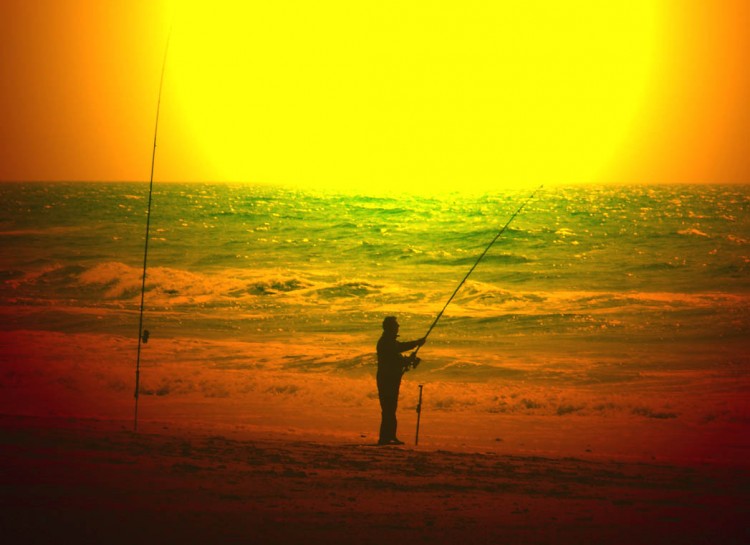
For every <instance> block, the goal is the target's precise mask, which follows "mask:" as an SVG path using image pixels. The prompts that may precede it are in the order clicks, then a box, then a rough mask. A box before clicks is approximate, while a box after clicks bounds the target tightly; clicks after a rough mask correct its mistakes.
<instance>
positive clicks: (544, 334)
mask: <svg viewBox="0 0 750 545" xmlns="http://www.w3.org/2000/svg"><path fill="white" fill-rule="evenodd" d="M530 193H531V190H499V191H497V192H496V193H493V194H486V195H473V196H466V195H459V194H455V195H438V196H430V195H418V196H416V195H414V196H398V197H388V196H378V197H374V196H365V195H357V194H340V193H331V192H322V191H320V192H318V191H305V190H297V189H288V188H278V187H269V186H256V185H249V184H218V183H217V184H198V183H196V184H171V183H170V184H162V183H156V184H155V188H154V193H153V208H152V214H151V230H150V233H151V235H150V246H149V255H148V274H147V281H146V293H145V312H144V327H145V328H146V329H148V330H149V331H150V334H151V338H150V341H149V344H148V345H147V346H146V347H145V348H148V349H151V350H156V348H152V347H153V346H154V345H156V347H158V346H159V345H160V344H161V345H162V346H165V343H166V342H167V341H169V342H170V343H172V344H171V345H170V346H174V345H180V343H182V344H183V345H185V346H189V345H190V343H191V342H193V343H195V342H198V341H201V342H206V343H214V345H218V344H221V343H224V346H227V347H229V346H235V345H233V344H231V343H238V342H239V343H248V344H245V345H236V346H245V347H251V348H252V349H251V350H250V349H244V350H243V349H242V348H241V347H240V348H238V349H237V351H236V353H232V351H231V350H230V349H228V348H227V349H226V350H224V351H222V352H221V354H220V355H218V354H213V353H210V352H207V353H206V354H205V355H204V356H201V357H197V356H196V357H195V358H192V359H191V358H190V357H189V356H188V355H187V354H188V353H189V351H188V350H187V349H186V350H185V351H184V352H181V356H177V355H173V356H171V357H173V358H178V357H183V358H185V359H191V361H193V360H196V361H197V360H198V359H199V360H200V361H198V362H197V363H195V365H197V366H199V367H200V366H203V367H207V366H210V367H211V368H212V369H213V370H214V371H215V375H214V376H220V374H221V372H224V371H226V372H227V373H228V372H237V371H239V372H243V371H246V372H247V373H248V376H249V374H251V373H252V375H253V376H254V377H256V378H257V374H258V373H259V372H263V371H264V370H267V371H268V372H269V373H270V372H271V371H274V370H275V371H278V370H283V372H284V373H285V374H284V376H285V377H286V378H287V379H289V377H290V376H291V377H294V376H297V377H298V381H297V382H296V384H297V387H296V388H298V389H297V390H288V391H287V390H284V386H283V385H282V386H275V387H276V388H277V390H278V388H281V390H279V391H281V392H287V393H294V392H296V393H297V394H299V389H300V388H301V389H304V377H305V376H312V375H316V376H329V377H338V378H342V377H343V378H347V377H348V378H351V379H352V380H362V381H364V382H363V383H362V384H365V383H366V384H367V385H368V386H367V387H366V388H369V390H367V394H366V395H367V397H366V398H364V399H365V402H366V403H372V402H373V401H372V400H373V399H374V398H373V394H372V390H373V389H374V382H373V381H372V380H371V379H372V377H373V376H374V369H375V356H374V348H375V343H376V341H377V339H378V337H379V335H380V332H381V326H380V324H381V321H382V319H383V317H384V316H386V315H392V314H393V315H397V316H398V317H399V321H400V323H401V334H402V338H403V339H405V340H409V339H413V338H417V337H421V336H422V335H424V334H425V332H426V331H427V329H428V327H429V326H430V324H431V323H432V321H433V320H434V318H435V316H436V315H437V313H438V312H439V311H440V309H441V308H442V307H443V305H444V304H445V302H446V301H447V299H448V297H449V296H450V295H451V293H453V290H454V289H455V288H456V286H457V285H458V283H459V282H460V281H461V279H462V278H463V277H464V275H465V274H466V273H467V272H468V270H469V268H470V267H471V266H472V265H473V264H474V262H475V260H476V259H477V257H478V256H479V255H480V254H481V252H482V251H483V250H484V248H485V247H486V246H487V244H488V243H489V242H490V240H492V238H493V237H494V236H495V235H496V234H497V233H498V231H499V230H500V228H502V226H503V225H505V223H506V222H507V221H508V219H509V218H510V216H511V215H512V214H513V213H514V212H515V211H516V210H517V209H518V207H519V206H520V205H521V204H522V203H523V202H524V201H525V200H526V199H527V198H528V197H529V195H530ZM147 201H148V185H147V184H144V183H4V184H2V185H0V240H2V245H3V252H2V256H1V257H0V278H1V279H2V284H0V308H1V309H2V326H0V327H2V329H3V330H4V331H6V332H16V337H17V338H22V337H23V335H27V334H28V332H54V333H55V334H59V335H61V336H62V337H60V338H62V339H64V338H66V336H75V335H79V336H80V335H95V336H96V335H100V336H108V337H110V338H118V339H122V343H124V344H123V345H124V346H130V345H131V344H132V348H127V349H126V348H123V349H122V350H125V351H127V350H134V347H135V345H136V343H137V337H138V308H139V302H140V286H141V271H142V265H143V249H144V233H145V227H146V207H147ZM749 208H750V187H748V186H737V185H732V186H722V185H653V186H648V185H633V186H607V185H603V186H569V187H562V186H561V187H551V188H543V189H541V190H540V191H538V192H537V194H536V195H535V196H534V198H533V199H531V200H530V201H529V202H528V204H527V205H526V206H525V208H524V209H523V210H522V212H521V213H520V214H519V215H518V216H517V217H516V218H515V220H514V221H513V222H512V224H511V225H510V226H509V228H508V229H507V230H506V231H505V232H504V233H503V235H502V236H501V237H500V238H499V239H498V240H497V242H496V243H495V244H494V246H493V247H492V248H491V249H490V251H489V252H488V253H487V255H486V257H485V258H484V259H483V260H482V262H481V263H480V264H479V265H478V267H477V268H476V270H475V271H474V272H473V274H472V275H471V276H470V277H469V279H468V281H467V282H466V284H465V285H464V286H463V287H462V288H461V290H460V291H459V292H458V294H457V295H456V297H455V299H454V300H453V302H452V303H451V304H450V305H449V306H448V308H447V309H446V311H445V314H444V316H443V317H442V319H441V320H440V322H439V323H438V324H437V326H436V327H435V329H434V330H433V331H432V333H431V335H430V337H429V340H428V343H427V344H426V345H425V346H424V347H423V348H422V349H421V350H420V357H422V358H423V362H422V364H421V365H420V367H419V368H418V369H417V370H416V371H413V372H411V373H410V376H412V377H414V380H419V381H420V382H428V383H435V384H437V383H440V384H442V385H445V388H447V390H446V391H450V395H448V394H446V395H445V396H444V397H443V398H441V399H436V398H433V408H434V409H435V410H458V408H461V407H463V408H464V409H466V408H469V409H472V408H473V409H476V410H481V411H485V412H498V411H513V410H519V411H520V410H523V411H531V412H534V411H537V412H539V411H543V410H548V411H551V412H552V413H554V414H558V415H560V414H564V413H565V412H566V411H567V410H569V411H571V412H575V411H576V410H579V411H583V408H582V407H584V406H587V407H588V410H592V407H593V406H594V405H596V406H598V407H600V411H604V410H605V409H607V407H609V408H611V407H612V406H614V405H616V403H613V402H611V396H612V395H614V394H613V392H615V391H617V390H618V389H619V390H622V389H625V390H627V389H629V388H631V387H632V386H633V385H637V384H642V383H643V380H644V377H667V378H669V377H672V378H674V377H678V376H682V377H685V376H687V375H686V373H687V374H690V373H692V374H693V375H691V376H693V377H694V380H693V382H692V383H691V384H693V385H695V386H696V388H697V389H696V390H691V392H694V391H700V390H699V384H700V380H703V379H700V380H699V379H697V378H695V377H698V376H700V377H707V376H708V377H719V376H720V377H723V378H722V380H723V379H726V381H728V383H732V384H736V385H737V386H736V388H745V385H746V384H747V376H748V370H749V369H750V340H749V339H750V304H749V303H750V214H748V209H749ZM18 332H24V333H23V335H21V334H19V333H18ZM183 341H184V342H183ZM19 342H20V341H19ZM128 343H130V344H128ZM216 343H218V344H216ZM264 347H273V348H268V350H267V351H266V349H265V348H264ZM280 347H281V348H280ZM283 351H287V352H288V353H284V352H283ZM131 353H133V354H134V352H131ZM129 357H130V356H128V358H129ZM150 357H151V356H150V355H149V353H148V352H146V353H144V362H145V363H144V364H145V365H148V364H149V363H148V362H149V361H150V360H149V358H150ZM19 358H20V356H19ZM133 358H134V357H133ZM38 365H41V366H43V365H45V364H44V362H43V360H40V362H39V363H38ZM97 365H99V363H97ZM101 365H102V366H103V368H104V367H106V364H105V363H101ZM171 372H172V373H176V374H178V375H179V374H180V373H181V371H179V368H175V370H173V371H171ZM191 372H192V371H191ZM696 373H697V374H696ZM185 374H188V373H187V371H186V372H185ZM233 376H235V375H233ZM667 378H665V380H667ZM122 380H123V381H125V382H127V380H126V379H122ZM144 380H145V381H146V382H145V384H146V386H144V388H145V389H146V393H148V392H152V393H153V392H155V391H157V390H158V385H152V386H151V387H149V386H148V380H149V379H148V373H147V374H146V377H145V379H144ZM161 380H162V383H164V381H165V380H167V379H164V378H163V377H162V379H161ZM169 380H170V381H171V382H169V384H172V386H171V387H170V386H167V387H166V390H164V391H163V392H162V393H165V392H166V393H169V392H172V393H173V394H174V393H178V392H179V391H182V390H180V388H178V387H176V386H175V384H176V383H177V381H178V378H175V377H174V376H173V377H172V378H171V379H169ZM179 380H180V381H185V380H188V378H187V377H185V376H183V377H182V378H179ZM217 380H221V379H217ZM233 380H234V379H233ZM248 380H250V379H248ZM253 380H255V379H253ZM738 381H739V382H738ZM110 382H111V381H110ZM511 383H512V384H515V385H516V387H517V388H518V390H517V392H516V394H515V397H514V396H513V395H512V394H509V396H510V397H504V396H498V395H493V396H490V397H487V396H486V395H485V393H482V394H481V395H480V394H478V393H477V390H471V389H466V388H465V387H464V386H462V387H461V388H458V387H455V388H451V387H450V385H457V384H460V385H467V384H475V385H481V384H511ZM182 384H184V383H182ZM196 384H197V383H196ZM664 384H666V382H664ZM722 384H723V383H722ZM524 385H526V386H529V385H535V386H539V387H546V388H550V387H554V388H566V387H576V388H577V387H583V386H586V387H591V388H596V387H598V386H597V385H600V386H601V385H605V386H606V387H607V388H609V390H607V391H608V392H609V393H608V394H607V395H608V396H609V397H606V399H605V400H604V401H601V402H600V403H599V402H596V403H595V402H594V401H583V402H580V403H578V404H576V403H573V404H570V403H568V404H565V403H563V402H562V401H560V402H557V403H553V402H551V401H550V399H551V398H550V397H549V395H547V394H545V395H546V397H544V396H542V397H539V398H534V397H533V396H531V394H529V393H528V390H524V388H526V386H524ZM129 387H130V386H129V385H127V386H123V385H122V384H121V385H120V387H119V389H117V388H116V389H115V390H117V391H118V392H119V391H123V392H125V391H128V389H129ZM602 387H603V386H602ZM149 388H150V389H149ZM170 388H171V389H170ZM268 388H271V386H268ZM717 388H718V387H717ZM720 389H721V388H719V389H718V390H716V391H719V390H720ZM183 390H184V389H183ZM190 391H198V390H197V386H196V387H195V388H192V389H191V390H190ZM227 391H229V392H230V393H228V394H227V395H231V392H233V391H234V390H231V388H230V390H227ZM644 391H645V390H644ZM669 391H670V390H668V389H667V390H665V389H650V390H648V392H649V394H648V395H651V396H655V397H656V398H660V397H663V396H667V397H668V396H669V395H671V394H670V393H669ZM362 392H365V387H364V386H363V390H362ZM472 392H473V393H472ZM464 393H465V395H466V396H469V397H467V398H466V399H464V398H463V397H462V396H463V395H464ZM740 393H741V391H740ZM487 395H489V393H487ZM540 395H541V394H540ZM691 395H693V394H692V393H691ZM738 395H740V394H738V393H737V392H734V393H732V394H731V395H730V396H729V398H728V401H727V400H725V402H724V405H727V404H729V406H730V408H729V409H727V410H729V411H730V412H731V411H732V410H733V408H732V404H733V401H732V400H734V399H736V398H737V396H738ZM362 396H365V393H362ZM483 396H484V397H483ZM478 398H481V399H478ZM587 399H588V398H587ZM592 399H593V398H592ZM602 399H604V398H602ZM375 403H376V401H375ZM686 403H688V402H686ZM479 407H481V409H479ZM545 407H546V409H545ZM566 407H568V409H566ZM627 407H628V408H627V410H628V411H635V410H639V409H638V407H639V405H638V404H637V403H635V404H631V405H627ZM473 409H472V410H473ZM657 409H658V407H657V406H656V405H653V407H652V408H651V409H648V411H651V413H648V411H647V415H654V414H667V415H669V414H672V413H670V412H669V410H666V413H665V412H664V411H662V412H661V413H659V412H658V410H657ZM643 410H645V409H643ZM742 410H743V411H745V412H746V410H747V405H746V404H745V406H744V408H742ZM675 414H676V413H675ZM732 414H734V416H733V417H737V414H736V412H735V413H732ZM743 414H744V413H743ZM743 418H746V415H745V416H744V417H743Z"/></svg>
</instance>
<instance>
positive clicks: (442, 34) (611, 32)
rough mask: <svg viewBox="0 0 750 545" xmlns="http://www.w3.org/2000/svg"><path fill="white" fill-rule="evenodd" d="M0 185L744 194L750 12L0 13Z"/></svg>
mask: <svg viewBox="0 0 750 545" xmlns="http://www.w3.org/2000/svg"><path fill="white" fill-rule="evenodd" d="M0 9H2V11H3V14H2V15H3V16H2V17H0V45H2V51H3V56H2V61H0V62H2V66H1V68H0V76H1V78H0V96H1V97H2V105H1V107H2V110H0V111H1V112H2V122H0V144H1V145H2V147H1V148H0V154H1V156H0V159H1V162H0V180H148V178H149V173H150V166H151V151H152V143H153V136H154V134H153V133H154V118H155V113H156V103H157V95H158V86H159V75H160V71H161V64H162V59H163V55H164V48H165V44H166V40H167V34H168V31H169V28H170V27H171V28H172V34H171V41H170V47H169V52H168V55H167V64H166V72H165V79H164V88H163V93H162V110H161V117H160V121H159V139H158V144H159V146H158V152H157V159H156V174H155V179H156V180H157V181H174V180H180V181H248V182H255V183H280V184H286V185H295V186H303V187H326V188H334V189H341V188H350V189H354V190H362V191H366V190H378V191H383V190H385V191H397V190H402V189H405V190H409V191H417V192H430V191H436V190H446V189H447V190H453V189H471V190H481V191H485V190H492V189H493V188H505V187H510V186H518V185H538V184H541V183H545V184H554V183H582V182H583V183H585V182H636V183H640V182H670V183H672V182H745V183H750V161H748V159H747V155H748V153H747V147H748V142H750V115H749V112H750V107H749V106H748V103H749V102H750V101H748V100H747V98H746V97H748V96H750V89H749V87H750V82H749V75H748V60H749V59H750V54H749V53H748V51H750V43H749V42H750V37H749V34H748V33H747V32H746V29H747V28H750V2H746V1H743V0H724V1H718V2H710V3H709V2H703V1H698V0H680V1H673V2H669V1H655V0H653V1H647V0H643V1H641V0H631V1H628V2H594V1H578V2H549V1H548V2H541V1H536V2H534V1H529V2H490V1H474V0H462V1H461V2H439V1H437V0H433V1H429V2H423V1H413V2H403V1H401V2H395V1H385V0H383V1H379V2H326V1H318V2H283V3H281V2H276V3H274V2H262V3H261V2H229V1H225V0H215V1H213V2H206V3H203V2H177V1H173V2H166V1H164V2H157V1H146V0H141V1H134V0H112V1H108V2H99V1H93V0H67V1H66V0H33V1H28V2H24V1H21V0H10V1H6V2H4V3H3V7H2V8H0Z"/></svg>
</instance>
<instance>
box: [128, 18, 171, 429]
mask: <svg viewBox="0 0 750 545" xmlns="http://www.w3.org/2000/svg"><path fill="white" fill-rule="evenodd" d="M171 38H172V29H171V28H170V29H169V34H167V43H166V45H165V47H164V60H163V61H162V64H161V77H160V78H159V95H158V99H157V101H156V122H155V123H154V147H153V149H152V152H151V177H150V179H149V185H148V206H147V208H146V241H145V243H144V245H143V275H142V277H141V305H140V312H139V317H138V355H137V357H136V362H135V414H134V416H133V431H138V393H139V390H140V380H141V345H142V344H146V343H147V342H148V337H149V332H148V330H144V329H143V306H144V301H145V296H146V268H147V264H148V237H149V230H150V228H151V197H152V195H153V193H154V165H155V164H156V137H157V134H158V133H159V112H160V111H161V90H162V87H163V86H164V69H165V68H166V67H167V54H168V53H169V41H170V39H171Z"/></svg>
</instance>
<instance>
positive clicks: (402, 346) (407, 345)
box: [396, 337, 425, 352]
mask: <svg viewBox="0 0 750 545" xmlns="http://www.w3.org/2000/svg"><path fill="white" fill-rule="evenodd" d="M424 343H425V338H424V337H422V338H421V339H417V340H416V341H408V342H403V343H402V342H401V341H396V345H397V346H398V351H399V352H406V351H407V350H412V349H413V348H416V347H418V346H422V345H423V344H424Z"/></svg>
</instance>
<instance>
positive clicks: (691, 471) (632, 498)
mask: <svg viewBox="0 0 750 545" xmlns="http://www.w3.org/2000/svg"><path fill="white" fill-rule="evenodd" d="M0 425H1V428H2V435H1V437H2V439H1V442H2V453H3V454H2V464H0V466H1V467H2V469H1V471H2V475H3V477H2V484H3V486H2V489H1V490H2V495H1V496H0V498H1V500H0V512H1V513H2V515H1V516H0V518H1V519H2V528H3V532H4V533H5V535H6V536H7V535H12V536H13V539H12V540H11V541H10V542H13V543H54V542H58V543H62V542H77V543H259V544H260V543H264V544H274V543H329V544H337V543H347V544H348V543H373V544H374V543H446V544H447V543H506V544H514V543H519V544H520V543H524V544H536V543H538V544H543V543H544V544H546V543H558V544H567V543H570V544H581V543H607V544H611V543H614V544H618V543H622V544H636V543H638V544H644V543H705V544H709V543H710V544H717V543H723V544H741V543H748V542H750V525H748V523H747V520H748V515H750V502H749V501H748V500H749V499H750V468H748V467H747V466H746V465H745V466H742V465H737V464H730V465H727V464H720V463H698V462H694V463H671V464H670V463H663V462H644V461H623V460H616V459H611V460H605V459H599V460H597V459H584V458H578V457H555V456H533V455H512V454H500V453H480V452H453V451H448V450H441V449H430V448H429V447H421V446H420V447H419V448H414V447H409V446H407V447H375V446H373V445H372V442H371V441H370V440H369V438H362V439H361V440H360V441H353V442H346V441H342V440H340V439H333V440H313V439H304V440H299V439H293V438H289V437H284V436H282V435H279V434H271V433H252V432H248V431H245V432H243V434H242V435H241V436H240V435H236V434H235V435H232V434H226V433H215V434H214V433H211V432H210V431H206V430H205V429H190V428H189V427H181V426H176V425H173V424H170V423H166V422H165V423H161V424H160V425H156V424H155V423H153V422H152V423H149V424H148V425H147V426H145V427H146V428H147V429H145V430H143V431H140V432H138V433H134V432H133V431H131V430H130V429H129V428H130V425H129V423H126V422H122V421H115V420H96V419H79V418H41V417H22V416H3V417H1V418H0ZM6 542H7V541H6Z"/></svg>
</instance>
